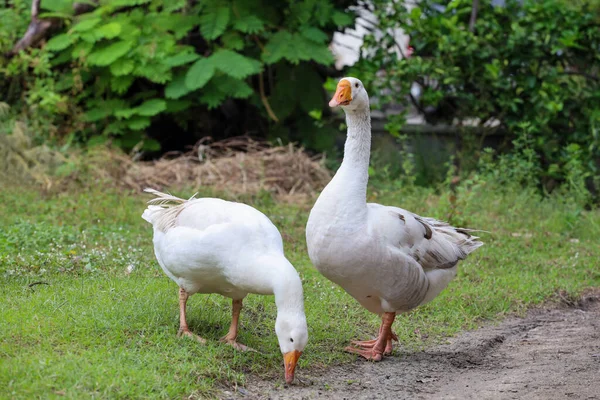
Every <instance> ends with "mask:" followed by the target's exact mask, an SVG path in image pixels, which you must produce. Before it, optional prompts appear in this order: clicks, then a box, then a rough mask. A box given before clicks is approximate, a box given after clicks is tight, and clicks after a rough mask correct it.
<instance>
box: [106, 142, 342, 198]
mask: <svg viewBox="0 0 600 400" xmlns="http://www.w3.org/2000/svg"><path fill="white" fill-rule="evenodd" d="M111 154H112V155H111V157H112V158H113V162H112V163H110V164H107V163H106V162H105V161H101V163H102V164H103V165H104V166H105V167H104V168H103V169H101V170H98V171H97V172H96V173H101V174H104V175H106V177H108V176H110V177H111V178H112V179H115V180H117V181H119V182H120V183H121V184H123V185H125V186H127V187H129V188H133V189H136V190H141V189H142V188H145V187H152V188H156V189H164V188H166V187H174V186H175V187H177V186H179V187H182V186H187V187H190V186H191V187H195V188H200V187H211V188H214V189H216V190H218V191H224V192H227V193H231V194H234V195H236V194H255V193H259V192H260V191H262V190H267V191H269V192H271V193H274V194H275V195H278V196H284V197H285V196H298V195H308V196H312V195H314V194H315V192H316V191H319V190H322V189H323V187H325V185H326V184H327V183H328V182H329V180H330V179H331V175H330V173H329V170H327V168H325V166H324V159H323V157H310V156H309V155H308V154H307V153H305V152H304V151H303V149H302V148H299V147H295V146H294V145H292V144H289V145H287V146H276V147H272V146H270V145H268V144H267V143H265V142H258V141H255V140H252V139H250V138H248V137H237V138H231V139H226V140H222V141H218V142H212V143H211V142H210V138H205V139H204V140H202V141H200V142H199V143H198V144H196V146H194V148H193V150H192V151H190V152H188V153H184V154H182V153H171V154H166V155H165V156H164V157H163V158H161V159H159V160H156V161H149V162H141V161H137V162H136V161H133V160H132V159H131V158H130V157H127V156H125V155H123V154H118V153H114V152H111ZM94 164H96V163H94ZM110 165H112V166H110Z"/></svg>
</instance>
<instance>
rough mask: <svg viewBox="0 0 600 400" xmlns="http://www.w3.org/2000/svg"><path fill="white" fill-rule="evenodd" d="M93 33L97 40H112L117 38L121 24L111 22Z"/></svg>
mask: <svg viewBox="0 0 600 400" xmlns="http://www.w3.org/2000/svg"><path fill="white" fill-rule="evenodd" d="M94 33H95V34H96V37H97V38H106V39H113V38H116V37H117V36H119V34H120V33H121V24H119V23H118V22H111V23H108V24H106V25H102V26H101V27H100V28H98V29H95V30H94Z"/></svg>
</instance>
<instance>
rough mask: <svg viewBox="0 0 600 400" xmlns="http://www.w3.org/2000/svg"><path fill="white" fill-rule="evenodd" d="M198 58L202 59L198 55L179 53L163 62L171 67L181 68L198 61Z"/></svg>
mask: <svg viewBox="0 0 600 400" xmlns="http://www.w3.org/2000/svg"><path fill="white" fill-rule="evenodd" d="M198 58H200V56H199V55H198V54H196V53H179V54H176V55H174V56H172V57H168V58H166V59H165V60H164V61H163V62H164V63H165V64H166V65H168V66H169V67H179V66H180V65H184V64H187V63H190V62H192V61H196V60H197V59H198Z"/></svg>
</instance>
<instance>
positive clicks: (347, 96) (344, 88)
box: [329, 79, 352, 107]
mask: <svg viewBox="0 0 600 400" xmlns="http://www.w3.org/2000/svg"><path fill="white" fill-rule="evenodd" d="M351 101H352V87H351V86H350V82H348V80H347V79H342V80H341V81H340V82H339V83H338V85H337V90H336V91H335V94H334V95H333V98H332V99H331V101H330V102H329V107H337V106H347V105H348V104H350V102H351Z"/></svg>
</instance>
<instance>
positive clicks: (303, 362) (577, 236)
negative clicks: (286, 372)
mask: <svg viewBox="0 0 600 400" xmlns="http://www.w3.org/2000/svg"><path fill="white" fill-rule="evenodd" d="M191 192H192V191H183V192H176V194H180V195H188V194H191ZM370 196H371V199H370V200H373V201H378V202H382V203H386V204H394V205H398V206H402V207H404V208H407V209H410V210H412V211H415V212H417V213H421V214H423V215H428V216H434V217H438V218H442V219H445V218H447V217H448V214H449V211H450V208H451V207H450V204H449V202H448V200H447V199H448V196H445V195H443V196H439V195H436V194H434V193H433V192H432V191H428V190H409V191H406V192H402V191H400V190H390V189H386V190H376V189H374V190H372V191H371V195H370ZM146 199H147V198H146V197H145V196H144V195H142V194H137V193H127V192H120V191H119V192H117V191H114V190H110V189H106V190H105V189H94V190H87V191H84V190H81V191H79V192H77V193H62V194H58V195H53V196H50V197H41V195H39V194H38V193H37V192H35V191H32V190H26V189H18V190H3V191H2V192H1V193H0V204H2V210H3V212H2V213H1V215H0V277H1V278H0V279H1V280H2V284H1V285H0V398H23V399H32V398H53V397H57V398H59V397H60V398H88V397H97V398H183V397H185V398H188V397H189V398H204V397H211V396H214V395H215V393H216V391H217V390H219V389H222V388H227V387H231V386H234V385H236V384H238V385H244V383H245V377H246V376H247V375H248V374H255V375H259V376H261V377H264V378H268V379H272V380H273V381H274V382H276V383H278V384H282V383H283V379H282V378H283V370H282V367H281V363H282V360H281V354H280V353H279V348H278V346H277V340H276V337H275V334H274V320H275V306H274V303H273V298H272V297H267V296H257V295H250V296H248V298H247V299H246V300H245V303H244V304H245V308H244V310H243V311H242V320H241V332H240V341H241V342H242V343H244V344H247V345H249V346H251V347H254V348H255V349H257V350H259V351H260V352H261V353H260V354H258V353H252V352H250V353H239V352H236V351H234V350H233V349H231V348H230V347H227V346H225V345H222V344H220V343H219V342H218V339H219V338H220V337H221V336H223V335H224V334H225V333H226V331H227V328H228V326H229V322H230V302H229V300H227V299H224V298H222V297H220V296H218V295H210V296H208V295H196V296H193V297H191V298H190V301H189V302H188V322H189V324H190V327H191V329H192V330H193V331H194V332H196V333H198V334H199V335H200V336H203V337H205V338H207V339H210V340H209V343H208V344H207V345H206V346H201V345H199V344H198V343H196V342H194V341H192V340H188V339H178V338H176V336H175V334H176V332H177V328H178V300H177V287H176V285H175V284H174V283H173V282H171V281H170V280H169V279H168V278H167V277H166V276H165V275H164V274H163V273H162V271H161V270H160V268H159V267H158V264H157V263H156V261H155V259H154V255H153V251H152V246H151V235H152V232H151V228H150V226H149V225H148V224H147V223H146V222H145V221H143V220H142V219H141V218H140V215H141V213H142V211H143V209H144V208H145V201H146ZM241 200H244V201H246V202H249V203H251V204H253V205H254V206H256V207H257V208H259V209H261V210H262V211H263V212H265V213H266V214H267V215H268V216H269V217H271V219H272V220H273V222H274V223H275V224H276V225H277V226H278V227H279V229H280V230H281V232H282V234H283V237H284V241H285V246H286V254H287V255H288V257H289V258H290V260H291V262H292V263H293V264H294V265H295V266H296V268H297V269H298V271H299V273H300V275H301V277H302V280H303V283H304V290H305V302H306V313H307V318H308V324H309V331H310V340H309V345H308V346H307V348H306V350H305V352H304V355H303V356H302V357H301V359H300V362H299V367H298V372H297V376H299V377H302V375H303V373H304V371H307V370H309V369H317V368H322V367H326V366H329V365H332V364H338V363H348V362H352V361H353V360H354V359H355V356H352V355H349V354H346V353H343V352H342V348H343V347H344V346H345V345H347V344H348V342H349V341H350V340H351V339H355V338H361V339H366V338H368V337H370V336H372V335H373V334H374V333H375V332H376V329H377V327H378V324H379V320H378V317H377V316H375V315H371V314H369V313H367V312H366V311H365V310H363V309H362V308H361V307H360V306H359V305H358V304H357V303H356V302H355V301H354V300H353V299H351V298H350V297H349V296H348V295H347V294H345V292H343V291H342V290H341V289H340V288H338V287H336V286H334V285H333V284H332V283H330V282H329V281H327V280H326V279H324V278H323V277H322V276H321V275H319V273H318V272H316V270H315V269H314V268H312V266H311V264H310V261H309V259H308V257H307V254H306V248H305V242H304V225H305V223H306V219H307V217H308V212H309V210H310V204H309V205H301V206H300V205H287V204H277V203H276V202H274V201H273V200H272V199H271V198H270V196H268V195H261V196H254V197H251V196H248V197H246V198H243V199H241ZM457 210H459V211H460V213H454V214H453V216H452V220H453V221H452V222H459V223H461V224H466V225H468V226H470V227H475V228H480V229H484V230H487V231H490V232H492V233H490V234H485V233H484V234H482V235H481V236H482V239H483V240H484V241H485V242H486V245H485V246H484V247H482V248H481V249H479V250H478V251H477V252H476V253H475V254H473V255H472V256H471V257H470V258H469V259H468V260H466V261H465V262H463V263H462V264H461V265H460V267H459V275H458V277H457V278H456V279H455V280H454V281H453V282H452V283H451V284H450V287H449V288H448V289H447V290H446V291H444V292H443V294H442V295H441V296H440V297H439V298H438V299H436V300H435V301H433V302H432V303H431V304H429V305H427V306H424V307H422V308H420V309H417V310H415V311H414V312H412V313H410V314H407V315H403V316H400V317H399V318H398V319H397V322H396V323H395V325H394V327H395V330H396V333H397V334H398V336H399V337H400V343H401V346H400V347H399V348H397V350H396V355H398V356H401V355H402V352H403V351H414V350H415V349H418V348H421V347H422V346H426V345H429V344H432V343H436V342H439V341H441V340H443V339H444V338H445V337H447V336H449V335H453V334H456V333H457V332H459V331H460V330H462V329H470V328H475V327H477V326H478V325H480V324H481V323H483V322H484V321H486V320H493V319H498V318H500V317H501V316H503V315H505V314H507V313H510V312H521V311H523V310H524V309H526V308H527V307H529V306H532V305H536V304H540V303H542V302H543V301H545V300H547V299H549V298H552V297H553V296H554V295H555V294H556V293H557V292H558V291H566V292H567V293H568V295H570V296H576V295H577V294H578V293H580V292H581V291H582V290H583V289H585V288H586V287H593V286H600V271H599V269H598V267H597V265H598V261H597V260H598V259H600V248H599V246H598V242H597V237H598V235H599V234H600V213H599V212H598V211H591V212H585V211H582V210H581V208H580V207H577V206H576V205H575V204H573V202H571V201H568V200H566V199H564V198H563V199H559V198H550V199H546V200H542V199H540V198H538V197H537V196H536V195H534V194H533V193H532V192H531V191H514V193H508V194H502V193H499V192H497V191H496V190H494V189H493V188H492V187H487V188H486V187H471V188H468V187H462V188H460V189H459V194H458V201H457ZM130 266H131V267H132V268H133V272H131V274H127V272H126V270H127V268H128V267H130ZM131 267H130V268H131ZM36 282H44V283H43V284H37V285H33V286H30V285H31V284H33V283H36Z"/></svg>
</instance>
